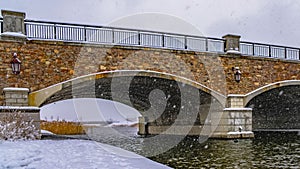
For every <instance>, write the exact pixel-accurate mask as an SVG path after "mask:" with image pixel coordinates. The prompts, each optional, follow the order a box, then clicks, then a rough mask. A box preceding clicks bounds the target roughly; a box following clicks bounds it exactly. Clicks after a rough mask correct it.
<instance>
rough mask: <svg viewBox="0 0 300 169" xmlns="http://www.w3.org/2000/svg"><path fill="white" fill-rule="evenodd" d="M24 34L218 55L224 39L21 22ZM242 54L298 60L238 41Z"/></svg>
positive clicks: (279, 49)
mask: <svg viewBox="0 0 300 169" xmlns="http://www.w3.org/2000/svg"><path fill="white" fill-rule="evenodd" d="M0 26H1V32H3V18H0ZM25 32H26V33H25V34H26V36H27V37H28V38H31V39H53V40H62V41H72V42H89V43H101V44H112V45H128V46H145V47H153V48H167V49H179V50H190V51H200V52H201V51H204V52H219V53H223V52H224V49H225V47H224V46H225V45H224V44H225V40H224V39H219V38H211V37H202V36H191V35H184V34H177V33H166V32H158V31H148V30H138V29H130V28H116V27H108V26H95V25H84V24H70V23H59V22H48V21H34V20H25ZM240 52H241V54H242V55H249V56H259V57H270V58H281V59H289V60H300V49H299V48H293V47H286V46H278V45H270V44H262V43H253V42H243V41H241V42H240Z"/></svg>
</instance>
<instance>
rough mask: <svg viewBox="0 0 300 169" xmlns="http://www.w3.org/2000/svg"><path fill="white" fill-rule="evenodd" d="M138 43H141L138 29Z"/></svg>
mask: <svg viewBox="0 0 300 169" xmlns="http://www.w3.org/2000/svg"><path fill="white" fill-rule="evenodd" d="M138 45H141V32H140V31H138Z"/></svg>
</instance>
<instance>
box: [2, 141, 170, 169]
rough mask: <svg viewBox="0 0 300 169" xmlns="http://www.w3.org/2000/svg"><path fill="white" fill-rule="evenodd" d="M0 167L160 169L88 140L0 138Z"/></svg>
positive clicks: (120, 150)
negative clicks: (17, 139)
mask: <svg viewBox="0 0 300 169" xmlns="http://www.w3.org/2000/svg"><path fill="white" fill-rule="evenodd" d="M0 168H1V169H2V168H43V169H48V168H51V169H52V168H53V169H54V168H62V169H68V168H70V169H77V168H78V169H79V168H80V169H84V168H89V169H90V168H91V169H98V168H100V169H102V168H103V169H106V168H107V169H108V168H111V169H118V168H122V169H140V168H151V169H164V168H169V167H167V166H165V165H162V164H160V163H157V162H154V161H151V160H149V159H147V158H145V157H142V156H139V155H137V154H134V153H132V152H129V151H126V150H123V149H120V148H117V147H113V146H109V145H106V144H101V143H97V142H94V141H88V140H35V141H15V142H9V141H0Z"/></svg>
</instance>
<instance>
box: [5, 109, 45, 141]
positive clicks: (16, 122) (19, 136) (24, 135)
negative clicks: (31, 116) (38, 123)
mask: <svg viewBox="0 0 300 169" xmlns="http://www.w3.org/2000/svg"><path fill="white" fill-rule="evenodd" d="M40 137H41V135H40V132H39V130H38V129H37V128H36V127H35V126H34V125H33V120H30V121H26V119H25V117H24V115H23V114H22V113H21V112H17V111H13V112H11V113H6V114H5V115H4V116H3V117H0V140H10V141H14V140H35V139H39V138H40Z"/></svg>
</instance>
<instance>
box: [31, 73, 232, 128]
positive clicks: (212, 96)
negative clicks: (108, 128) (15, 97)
mask: <svg viewBox="0 0 300 169" xmlns="http://www.w3.org/2000/svg"><path fill="white" fill-rule="evenodd" d="M128 83H129V84H128ZM112 85H114V87H113V88H112ZM128 89H129V90H128ZM156 89H157V92H158V93H157V94H158V95H159V97H165V99H164V98H162V99H161V100H165V102H163V101H160V99H158V100H153V99H152V100H151V96H150V95H151V92H153V91H155V90H156ZM182 90H184V92H187V93H186V95H188V96H193V95H194V96H195V94H197V97H198V98H200V99H199V102H197V100H196V99H195V100H193V99H192V98H189V99H190V100H182V98H181V94H182ZM195 91H198V93H196V92H195ZM72 98H102V99H108V100H114V101H117V102H120V103H124V104H127V105H129V106H132V107H133V108H135V109H137V110H138V111H139V112H141V114H143V113H145V112H148V114H147V116H148V117H150V120H151V118H153V119H154V120H153V122H154V123H156V124H155V125H170V124H172V123H173V122H174V121H175V120H176V119H177V115H178V114H179V112H180V111H181V109H185V110H187V111H186V112H192V111H193V110H195V109H196V108H198V109H199V110H198V115H196V117H194V116H193V115H186V116H185V117H186V118H194V119H188V120H187V121H189V120H193V121H195V122H196V123H197V124H204V122H205V119H206V117H207V115H208V113H209V111H221V110H223V107H224V105H225V100H226V98H225V96H223V95H221V94H219V93H217V92H215V91H213V90H211V89H209V88H207V87H205V86H203V85H201V84H199V83H197V82H194V81H191V80H189V79H186V78H183V77H179V76H174V75H171V74H167V73H161V72H155V71H140V70H139V71H109V72H101V73H95V74H91V75H86V76H82V77H78V78H75V79H72V80H69V81H66V82H62V83H60V84H57V85H54V86H50V87H48V88H45V89H42V90H39V91H36V92H32V93H30V94H29V103H30V105H32V106H42V105H46V104H49V103H53V102H56V101H59V100H65V99H72ZM184 101H186V102H187V101H188V103H187V105H190V106H187V107H184V106H182V105H181V104H182V103H183V102H184ZM153 102H154V104H156V105H155V107H154V110H150V112H151V111H152V113H153V114H152V115H151V114H149V109H150V107H151V106H152V107H153V105H152V104H153ZM164 104H165V105H164ZM211 105H212V106H211ZM164 106H165V108H164ZM159 108H162V109H164V111H163V113H161V114H156V115H155V113H157V112H155V110H156V109H159ZM200 114H201V115H200ZM177 120H178V119H177ZM180 120H182V122H180V123H182V124H183V125H184V123H185V120H184V119H180Z"/></svg>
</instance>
